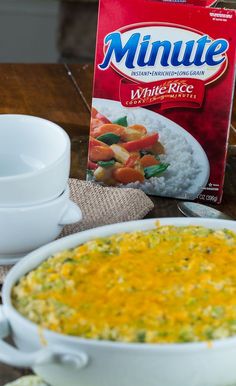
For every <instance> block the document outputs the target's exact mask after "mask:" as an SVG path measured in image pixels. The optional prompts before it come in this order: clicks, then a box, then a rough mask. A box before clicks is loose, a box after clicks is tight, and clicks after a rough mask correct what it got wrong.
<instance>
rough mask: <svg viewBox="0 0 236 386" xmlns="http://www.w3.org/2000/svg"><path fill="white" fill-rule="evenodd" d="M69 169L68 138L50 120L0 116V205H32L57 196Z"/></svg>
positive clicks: (61, 190) (24, 116) (25, 116)
mask: <svg viewBox="0 0 236 386" xmlns="http://www.w3.org/2000/svg"><path fill="white" fill-rule="evenodd" d="M69 170H70V139H69V137H68V135H67V134H66V132H65V131H64V130H63V129H62V128H61V127H60V126H58V125H56V124H55V123H53V122H50V121H47V120H46V119H42V118H38V117H33V116H29V115H5V114H3V115H0V207H3V206H20V205H33V204H38V203H42V202H46V201H49V200H53V199H54V198H56V197H58V196H59V195H60V194H61V193H62V192H63V191H64V190H65V188H66V185H67V182H68V178H69Z"/></svg>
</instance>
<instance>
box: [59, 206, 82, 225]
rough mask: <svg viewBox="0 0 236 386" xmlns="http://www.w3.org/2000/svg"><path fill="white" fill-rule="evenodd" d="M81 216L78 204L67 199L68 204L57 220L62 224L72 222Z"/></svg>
mask: <svg viewBox="0 0 236 386" xmlns="http://www.w3.org/2000/svg"><path fill="white" fill-rule="evenodd" d="M82 217H83V216H82V212H81V210H80V208H79V207H78V205H76V204H75V203H74V202H73V201H71V200H69V202H68V206H67V208H66V210H65V212H64V213H63V215H62V217H61V219H60V221H59V225H63V226H64V225H69V224H74V223H76V222H78V221H80V220H82Z"/></svg>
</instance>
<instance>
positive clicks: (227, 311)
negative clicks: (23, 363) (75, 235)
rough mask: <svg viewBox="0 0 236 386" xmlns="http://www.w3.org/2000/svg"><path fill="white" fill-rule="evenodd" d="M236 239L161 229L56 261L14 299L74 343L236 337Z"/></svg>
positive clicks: (196, 229)
mask: <svg viewBox="0 0 236 386" xmlns="http://www.w3.org/2000/svg"><path fill="white" fill-rule="evenodd" d="M235 263H236V234H235V233H234V232H232V231H230V230H226V229H222V230H212V229H207V228H204V227H201V226H183V227H175V226H160V227H157V228H156V229H153V230H149V231H138V232H132V233H123V234H115V235H113V236H110V237H105V238H100V239H95V240H91V241H89V242H87V243H85V244H83V245H80V246H78V247H77V248H75V249H73V250H67V251H63V252H61V253H59V254H57V255H55V256H52V257H50V258H49V259H48V260H46V261H45V262H43V263H42V264H41V265H40V266H39V267H37V268H36V269H35V270H33V271H31V272H30V273H28V274H27V275H26V276H24V277H22V278H21V280H20V281H19V282H18V283H17V284H16V285H15V287H14V288H13V291H12V301H13V305H14V306H15V308H16V309H17V310H18V311H19V312H20V313H21V314H22V315H23V316H25V317H26V318H28V319H30V320H31V321H32V322H35V323H37V324H38V325H40V326H42V327H44V328H47V329H50V330H53V331H56V332H59V333H63V334H67V335H73V336H79V337H84V338H90V339H103V340H111V341H122V342H143V343H145V342H147V343H169V342H192V341H209V340H212V339H219V338H225V337H228V336H232V335H234V334H236V265H235Z"/></svg>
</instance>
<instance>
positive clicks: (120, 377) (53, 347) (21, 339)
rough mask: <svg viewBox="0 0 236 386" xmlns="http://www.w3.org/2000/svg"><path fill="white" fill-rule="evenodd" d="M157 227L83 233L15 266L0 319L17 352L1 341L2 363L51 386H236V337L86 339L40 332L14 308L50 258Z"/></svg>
mask: <svg viewBox="0 0 236 386" xmlns="http://www.w3.org/2000/svg"><path fill="white" fill-rule="evenodd" d="M155 223H156V219H150V220H141V221H133V222H127V223H121V224H115V225H109V226H105V227H100V228H95V229H92V230H88V231H85V232H81V233H78V234H75V235H72V236H69V237H66V238H64V239H60V240H58V241H54V242H53V243H50V244H48V245H46V246H44V247H42V248H40V249H38V250H36V251H34V252H32V253H30V254H29V255H28V256H27V257H25V258H24V259H23V260H22V261H21V262H19V263H18V264H17V265H16V266H15V267H14V268H13V269H12V270H11V272H10V273H9V274H8V276H7V278H6V281H5V284H4V286H3V306H2V308H1V316H0V337H1V338H2V339H3V338H4V337H6V336H8V335H10V336H11V337H12V338H13V340H14V342H15V344H16V346H17V347H18V349H16V348H13V347H11V346H10V345H9V344H7V343H5V342H4V341H3V340H1V341H0V360H1V361H2V362H4V363H7V364H10V365H12V366H19V367H23V366H25V367H31V368H33V370H34V371H35V372H36V373H37V374H38V375H40V376H41V377H42V378H43V379H44V380H45V381H47V382H48V383H49V384H50V385H52V386H65V385H68V386H230V385H233V384H234V383H236V337H232V338H227V339H222V340H215V341H213V342H212V344H211V345H209V343H207V342H201V343H184V344H162V345H160V344H146V343H119V342H108V341H96V340H88V339H81V338H79V337H72V336H66V335H62V334H58V333H54V332H52V331H48V330H43V329H41V328H39V327H38V326H37V325H35V324H34V323H32V322H30V321H28V320H27V319H25V318H24V317H22V316H21V315H20V314H19V313H18V312H17V311H16V310H15V309H14V308H13V307H12V305H11V298H10V294H11V289H12V287H13V285H14V284H15V283H16V282H17V281H18V279H19V278H20V277H21V276H23V275H24V274H25V273H27V272H29V271H31V270H32V269H33V268H35V267H36V266H38V265H39V264H40V263H41V262H42V261H43V260H45V259H46V258H47V257H48V256H49V255H52V254H54V253H56V252H58V251H61V250H64V249H68V248H73V247H75V246H76V245H78V244H81V243H84V242H86V241H87V240H89V239H92V238H96V237H101V236H107V235H111V234H114V233H120V232H130V231H135V230H146V229H151V228H154V227H155ZM160 223H161V225H166V224H168V225H169V224H173V225H180V226H181V225H203V226H206V227H209V228H215V229H219V228H227V229H231V230H233V231H235V232H236V223H235V222H234V221H227V220H212V219H196V218H166V219H161V220H160ZM235 258H236V257H235ZM229 269H230V267H229ZM91 284H92V283H91ZM235 302H236V300H235Z"/></svg>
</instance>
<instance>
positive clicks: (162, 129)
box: [87, 0, 236, 203]
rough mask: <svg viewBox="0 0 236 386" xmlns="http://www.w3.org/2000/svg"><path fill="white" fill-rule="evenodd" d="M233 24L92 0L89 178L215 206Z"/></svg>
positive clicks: (235, 39)
mask: <svg viewBox="0 0 236 386" xmlns="http://www.w3.org/2000/svg"><path fill="white" fill-rule="evenodd" d="M115 10H117V12H115ZM235 20H236V18H235V12H234V11H231V10H224V9H214V8H207V7H201V6H196V5H188V4H173V3H168V2H165V3H163V2H158V1H151V0H149V1H148V0H136V1H135V2H133V1H128V2H127V1H125V0H113V1H112V3H111V1H110V0H101V1H100V9H99V18H98V32H97V50H96V61H95V76H94V91H93V100H92V116H91V129H90V145H89V161H88V174H87V175H88V179H90V180H94V181H96V182H98V183H100V184H103V185H111V186H120V187H134V188H140V189H143V190H144V191H145V192H146V193H147V194H151V195H160V196H166V197H176V198H183V199H189V200H193V199H200V200H202V201H209V202H214V203H220V201H221V197H222V190H223V181H224V172H225V160H226V149H227V140H228V133H229V126H230V117H231V107H232V94H233V88H234V74H235V46H236V34H235V28H236V21H235Z"/></svg>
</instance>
